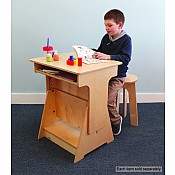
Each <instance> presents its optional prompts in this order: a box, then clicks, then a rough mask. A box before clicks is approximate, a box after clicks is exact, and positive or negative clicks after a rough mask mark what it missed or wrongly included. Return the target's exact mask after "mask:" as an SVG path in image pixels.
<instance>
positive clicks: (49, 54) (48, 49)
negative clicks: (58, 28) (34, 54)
mask: <svg viewBox="0 0 175 175" xmlns="http://www.w3.org/2000/svg"><path fill="white" fill-rule="evenodd" d="M49 40H50V39H49V38H47V45H46V46H44V47H43V51H44V52H46V61H47V62H51V61H52V51H53V47H52V46H50V44H49V42H50V41H49Z"/></svg>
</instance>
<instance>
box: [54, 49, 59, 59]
mask: <svg viewBox="0 0 175 175" xmlns="http://www.w3.org/2000/svg"><path fill="white" fill-rule="evenodd" d="M53 60H54V61H59V54H58V51H57V50H55V51H54V52H53Z"/></svg>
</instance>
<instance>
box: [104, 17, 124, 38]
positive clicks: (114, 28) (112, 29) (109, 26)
mask: <svg viewBox="0 0 175 175" xmlns="http://www.w3.org/2000/svg"><path fill="white" fill-rule="evenodd" d="M104 24H105V27H106V32H107V33H108V35H110V36H117V35H118V34H120V32H121V30H122V27H123V24H122V22H120V23H119V24H116V22H115V21H114V19H107V20H104Z"/></svg>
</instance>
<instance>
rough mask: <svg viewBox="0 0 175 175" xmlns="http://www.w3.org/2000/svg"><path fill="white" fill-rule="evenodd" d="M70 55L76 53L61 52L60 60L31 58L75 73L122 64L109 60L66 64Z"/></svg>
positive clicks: (35, 61)
mask: <svg viewBox="0 0 175 175" xmlns="http://www.w3.org/2000/svg"><path fill="white" fill-rule="evenodd" d="M70 55H73V56H76V53H75V52H69V53H62V54H59V58H60V59H59V61H52V62H47V61H46V59H45V58H44V57H39V58H32V59H30V61H32V62H34V63H37V64H41V65H45V66H48V67H51V68H55V69H59V70H63V71H67V72H70V73H74V74H85V73H88V72H92V71H97V70H99V69H105V68H108V67H113V66H118V65H121V64H122V63H121V62H119V61H113V60H108V61H107V62H105V63H95V64H84V63H83V64H82V67H79V66H69V65H67V64H66V60H67V59H68V58H69V56H70Z"/></svg>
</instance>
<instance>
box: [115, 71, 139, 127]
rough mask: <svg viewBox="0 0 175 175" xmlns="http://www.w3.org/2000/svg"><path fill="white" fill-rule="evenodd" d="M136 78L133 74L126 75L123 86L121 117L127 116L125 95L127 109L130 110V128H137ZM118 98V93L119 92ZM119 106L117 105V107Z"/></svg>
mask: <svg viewBox="0 0 175 175" xmlns="http://www.w3.org/2000/svg"><path fill="white" fill-rule="evenodd" d="M137 80H138V77H137V76H136V75H133V74H127V76H126V79H125V83H124V85H123V117H124V118H125V117H126V115H127V93H126V90H127V92H128V96H129V108H130V123H131V125H132V126H138V111H137V99H136V81H137ZM119 97H120V92H119ZM119 99H120V98H118V103H119V101H120V100H119ZM118 106H119V105H118Z"/></svg>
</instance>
